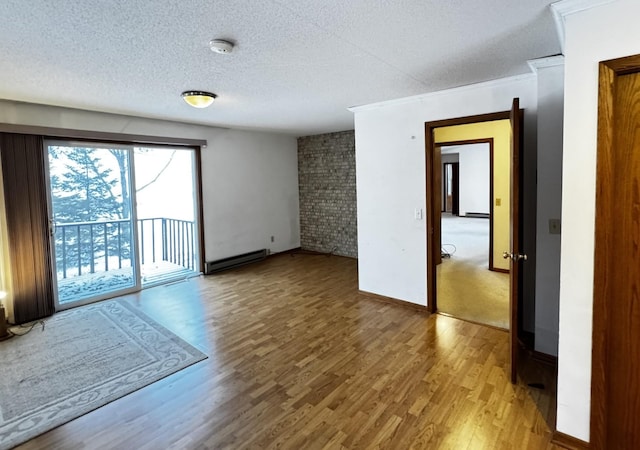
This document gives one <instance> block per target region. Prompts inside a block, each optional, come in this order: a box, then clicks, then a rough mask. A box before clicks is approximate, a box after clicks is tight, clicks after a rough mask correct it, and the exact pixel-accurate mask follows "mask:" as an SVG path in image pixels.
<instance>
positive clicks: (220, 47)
mask: <svg viewBox="0 0 640 450" xmlns="http://www.w3.org/2000/svg"><path fill="white" fill-rule="evenodd" d="M209 48H210V49H211V51H213V52H216V53H222V54H227V53H231V52H232V51H233V42H229V41H225V40H224V39H214V40H212V41H211V42H209Z"/></svg>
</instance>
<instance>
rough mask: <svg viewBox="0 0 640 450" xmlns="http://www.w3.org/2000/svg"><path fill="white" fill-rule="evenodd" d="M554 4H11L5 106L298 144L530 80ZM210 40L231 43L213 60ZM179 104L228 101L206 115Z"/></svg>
mask: <svg viewBox="0 0 640 450" xmlns="http://www.w3.org/2000/svg"><path fill="white" fill-rule="evenodd" d="M552 1H553V0H289V1H286V0H111V1H105V0H28V1H25V0H2V2H0V61H1V63H0V64H1V66H0V68H1V69H0V98H3V99H8V100H17V101H24V102H31V103H42V104H47V105H56V106H66V107H73V108H80V109H87V110H92V111H104V112H113V113H121V114H128V115H134V116H142V117H152V118H162V119H170V120H176V121H181V122H189V123H198V124H206V125H215V126H223V127H234V128H248V129H260V130H271V131H277V132H283V133H290V134H294V135H298V136H302V135H310V134H318V133H323V132H331V131H341V130H347V129H353V115H352V113H351V112H349V111H347V108H348V107H350V106H356V105H363V104H368V103H374V102H379V101H384V100H391V99H395V98H401V97H407V96H411V95H417V94H423V93H427V92H432V91H436V90H441V89H445V88H451V87H456V86H462V85H466V84H471V83H475V82H479V81H486V80H491V79H496V78H502V77H505V76H511V75H517V74H523V73H526V72H528V71H529V68H528V66H527V63H526V61H527V60H529V59H535V58H539V57H544V56H549V55H553V54H557V53H559V52H560V45H559V41H558V38H557V35H556V32H555V28H554V21H553V17H552V14H551V11H550V8H549V6H548V5H549V4H550V3H552ZM213 38H224V39H228V40H232V41H234V42H236V44H237V46H236V49H235V50H234V52H233V53H231V54H229V55H219V54H216V53H213V52H212V51H211V50H210V49H209V47H208V43H209V41H210V40H211V39H213ZM184 90H207V91H211V92H215V93H216V94H218V95H219V98H218V99H217V100H216V102H215V103H214V105H213V106H211V107H210V108H207V109H203V110H198V109H194V108H191V107H189V106H187V105H186V104H185V103H184V102H183V101H182V99H181V97H180V93H181V92H182V91H184Z"/></svg>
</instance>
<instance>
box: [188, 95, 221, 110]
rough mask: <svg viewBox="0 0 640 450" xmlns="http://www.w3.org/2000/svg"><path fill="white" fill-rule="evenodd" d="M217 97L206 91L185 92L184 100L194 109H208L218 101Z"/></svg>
mask: <svg viewBox="0 0 640 450" xmlns="http://www.w3.org/2000/svg"><path fill="white" fill-rule="evenodd" d="M216 97H217V95H216V94H212V93H211V92H205V91H184V92H183V93H182V98H183V99H184V101H185V102H187V104H188V105H189V106H193V107H194V108H206V107H207V106H210V105H211V104H212V103H213V101H214V100H215V99H216Z"/></svg>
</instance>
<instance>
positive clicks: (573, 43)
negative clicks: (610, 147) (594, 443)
mask: <svg viewBox="0 0 640 450" xmlns="http://www.w3.org/2000/svg"><path fill="white" fill-rule="evenodd" d="M638 17H640V2H638V1H637V0H617V1H615V2H613V3H610V4H606V5H603V6H599V7H596V8H594V9H589V10H584V11H581V12H576V13H573V14H570V15H567V16H566V18H565V20H566V29H565V33H566V46H565V104H564V107H565V112H564V156H563V172H562V177H563V189H562V223H563V230H562V243H561V251H562V260H561V264H560V342H559V349H558V417H557V429H558V431H561V432H562V433H565V434H568V435H571V436H574V437H576V438H579V439H582V440H589V416H590V393H591V332H592V315H593V310H592V307H593V269H594V260H593V250H594V220H595V180H596V178H595V173H596V172H595V171H596V148H597V145H596V144H597V128H598V127H597V110H598V62H599V61H604V60H608V59H613V58H619V57H624V56H629V55H634V54H639V53H640V27H638V24H637V21H638Z"/></svg>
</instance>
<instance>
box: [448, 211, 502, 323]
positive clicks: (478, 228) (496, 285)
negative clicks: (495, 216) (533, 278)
mask: <svg viewBox="0 0 640 450" xmlns="http://www.w3.org/2000/svg"><path fill="white" fill-rule="evenodd" d="M442 244H443V248H444V250H445V251H446V252H449V253H452V256H451V257H450V258H443V259H442V264H440V265H438V266H437V269H436V271H437V280H436V286H437V287H436V288H437V296H438V310H439V311H440V312H443V313H446V314H450V315H452V316H454V317H458V318H460V319H465V320H471V321H473V322H478V323H483V324H486V325H492V326H495V327H499V328H505V329H508V328H509V275H508V274H506V273H500V272H493V271H490V270H489V220H488V219H479V218H467V217H457V216H452V215H451V214H442ZM447 244H453V245H455V249H454V247H452V246H449V245H447Z"/></svg>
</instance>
